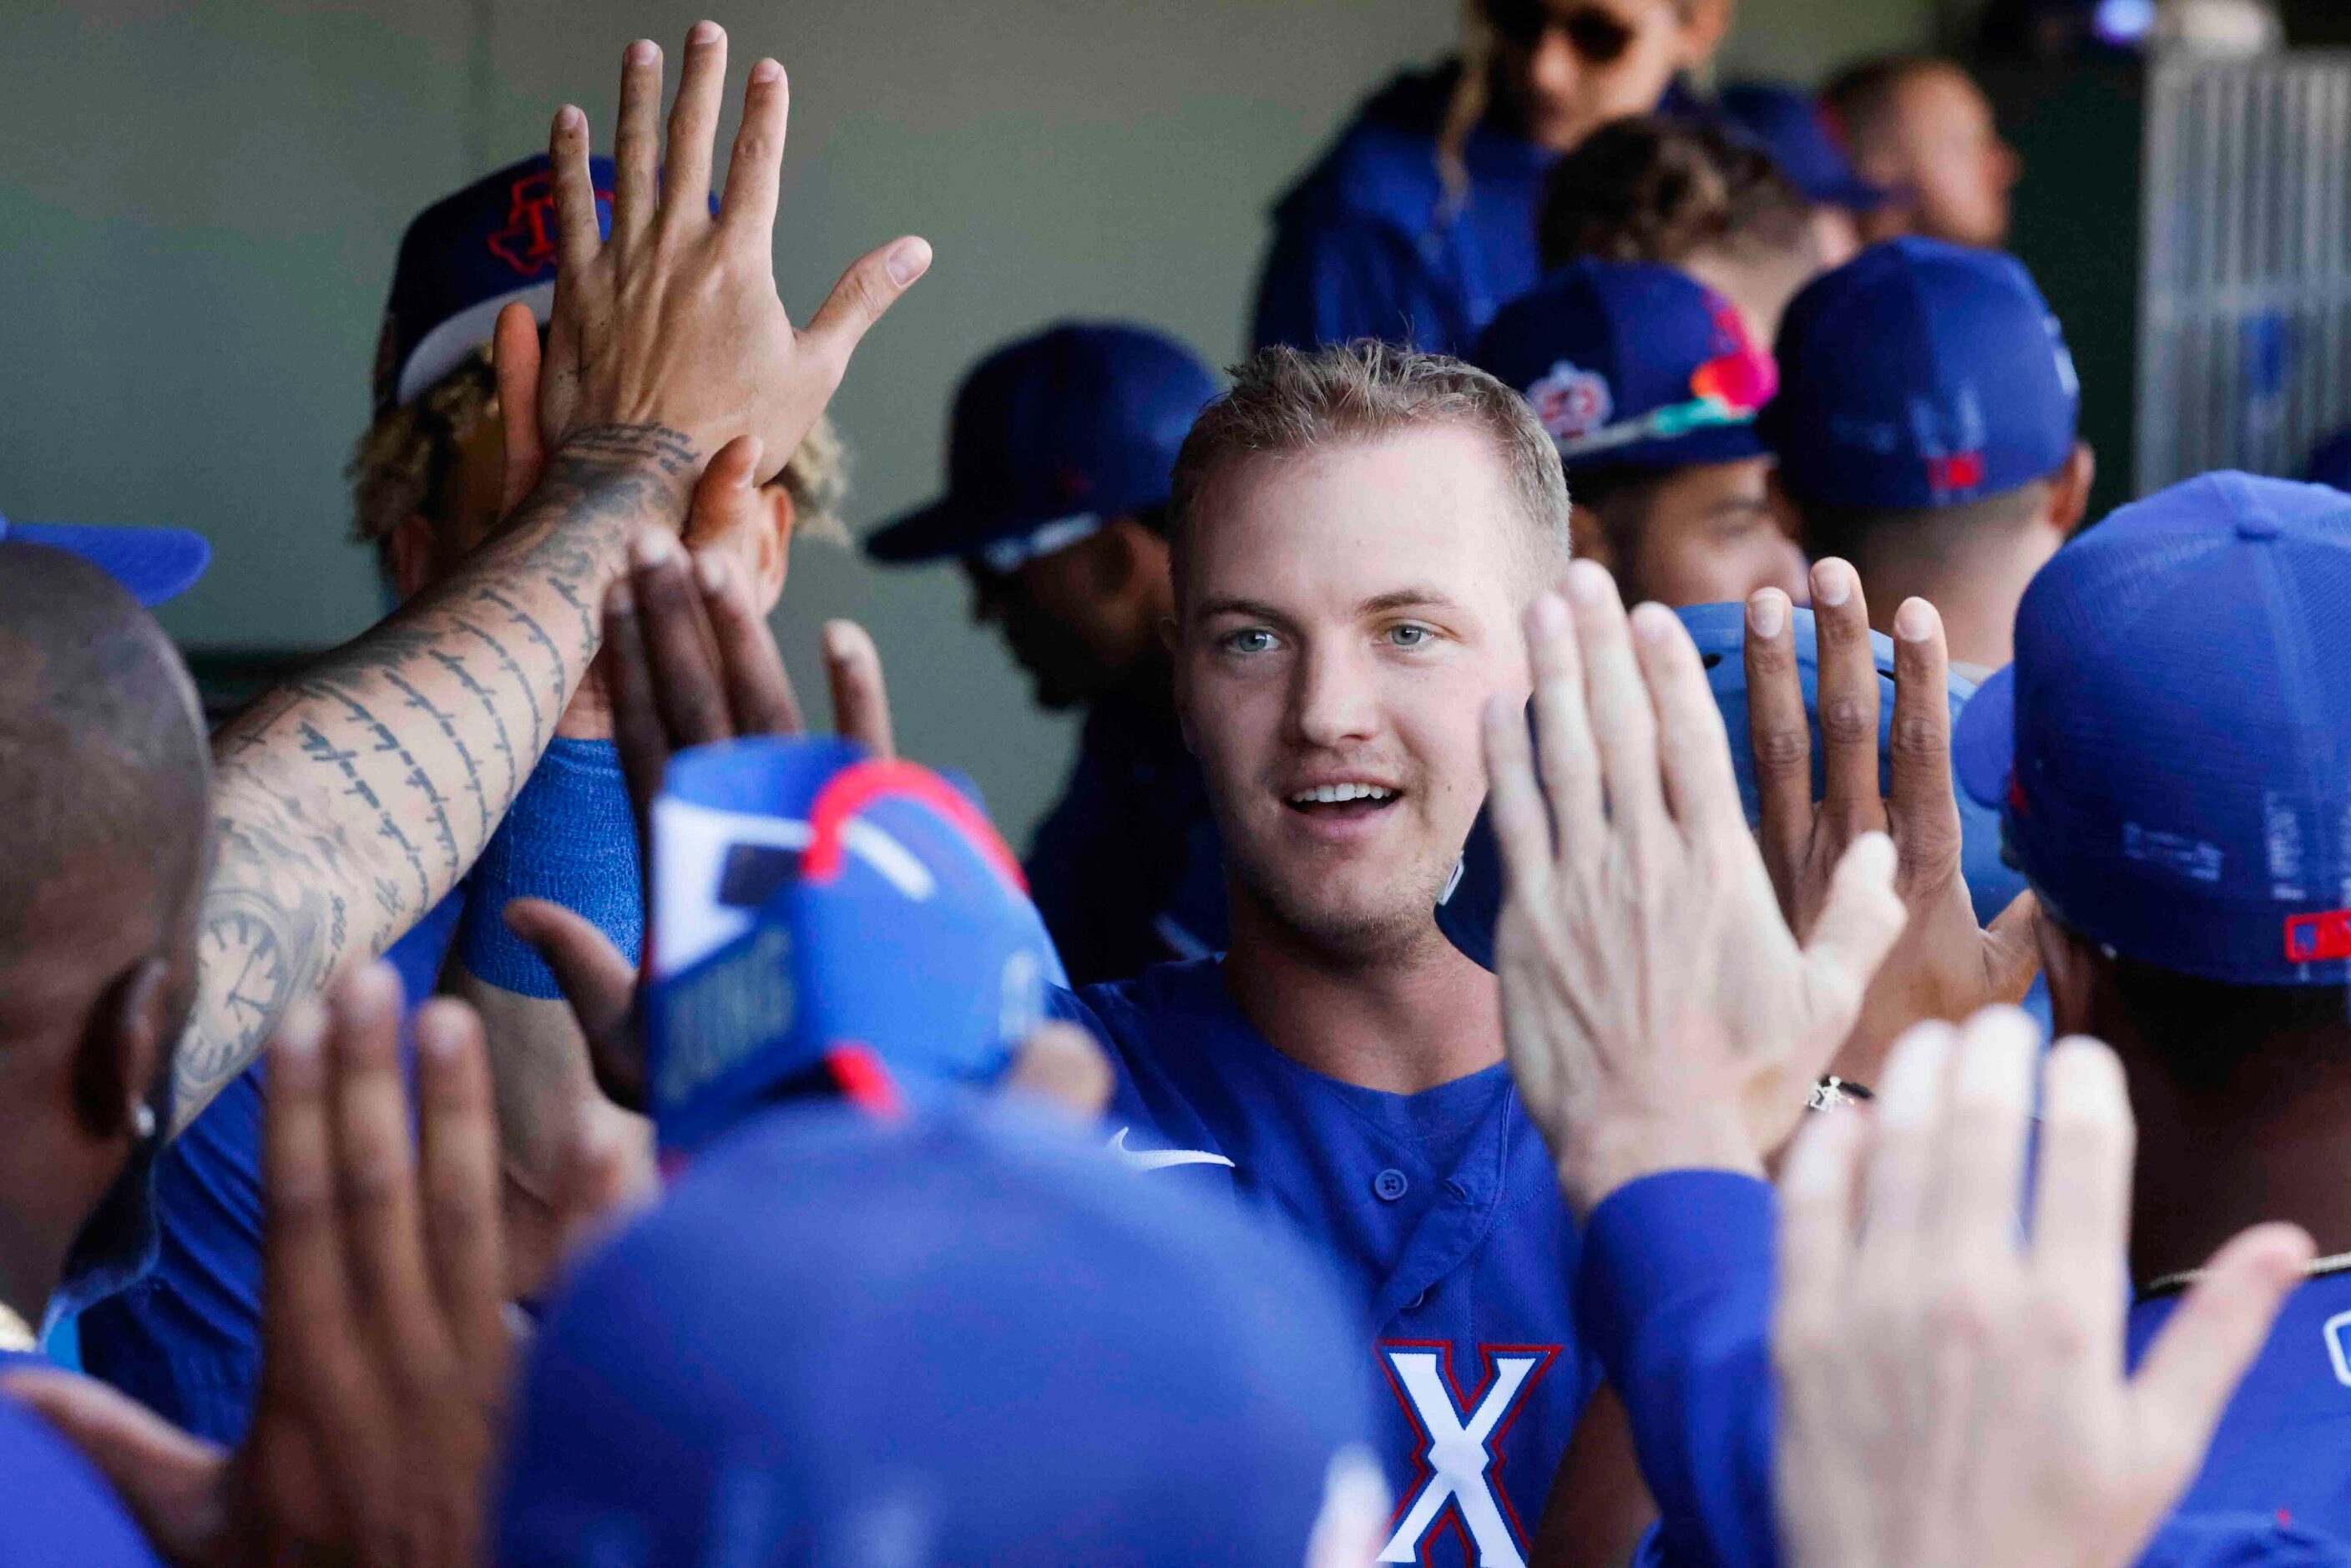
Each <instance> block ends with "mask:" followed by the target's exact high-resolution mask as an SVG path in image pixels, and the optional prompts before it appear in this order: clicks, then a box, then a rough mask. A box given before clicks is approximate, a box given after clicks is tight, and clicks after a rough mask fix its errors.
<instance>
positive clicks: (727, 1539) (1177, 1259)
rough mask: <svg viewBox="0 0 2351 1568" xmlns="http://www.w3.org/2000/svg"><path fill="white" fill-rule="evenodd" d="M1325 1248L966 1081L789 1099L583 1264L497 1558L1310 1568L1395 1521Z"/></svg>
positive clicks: (556, 1336)
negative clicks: (846, 1109) (1355, 1516)
mask: <svg viewBox="0 0 2351 1568" xmlns="http://www.w3.org/2000/svg"><path fill="white" fill-rule="evenodd" d="M1364 1338H1365V1331H1364V1324H1362V1323H1360V1322H1357V1321H1356V1318H1355V1314H1353V1312H1349V1311H1348V1310H1347V1309H1346V1308H1345V1307H1344V1306H1343V1304H1342V1301H1341V1299H1340V1296H1339V1294H1338V1291H1337V1287H1336V1286H1335V1284H1334V1283H1333V1282H1332V1279H1331V1277H1330V1275H1329V1273H1328V1271H1327V1270H1326V1269H1325V1267H1324V1266H1323V1264H1322V1262H1321V1260H1319V1259H1316V1258H1314V1257H1312V1256H1311V1255H1310V1254H1309V1253H1308V1252H1307V1251H1306V1249H1304V1248H1302V1247H1301V1246H1300V1245H1299V1244H1298V1243H1297V1242H1296V1241H1295V1240H1293V1239H1290V1238H1289V1237H1288V1236H1286V1235H1284V1234H1281V1233H1279V1232H1277V1231H1276V1230H1275V1229H1273V1228H1270V1227H1267V1226H1264V1225H1262V1224H1261V1223H1260V1222H1259V1221H1258V1220H1257V1219H1256V1218H1253V1217H1251V1216H1249V1215H1248V1214H1246V1213H1244V1212H1243V1211H1242V1210H1241V1209H1240V1208H1239V1207H1238V1206H1236V1205H1234V1204H1231V1203H1226V1202H1219V1201H1217V1200H1215V1199H1214V1198H1212V1197H1207V1196H1205V1195H1200V1194H1195V1193H1192V1192H1188V1191H1186V1190H1183V1189H1181V1188H1180V1187H1177V1186H1173V1185H1170V1184H1165V1183H1155V1182H1153V1181H1152V1180H1151V1179H1150V1178H1148V1177H1143V1176H1136V1175H1135V1174H1134V1173H1133V1172H1132V1171H1130V1170H1128V1169H1127V1168H1126V1167H1124V1166H1122V1165H1119V1164H1118V1163H1117V1162H1115V1161H1114V1160H1113V1159H1112V1158H1111V1157H1110V1155H1108V1154H1107V1153H1106V1152H1105V1151H1104V1150H1103V1148H1102V1145H1101V1143H1100V1141H1099V1134H1090V1135H1088V1136H1087V1137H1086V1138H1085V1139H1084V1141H1083V1142H1081V1141H1080V1136H1079V1134H1077V1133H1076V1132H1075V1131H1073V1130H1071V1129H1070V1128H1068V1127H1066V1126H1064V1125H1062V1124H1059V1123H1055V1124H1050V1125H1049V1124H1046V1123H1045V1121H1043V1120H1042V1119H1041V1118H1040V1117H1038V1116H1037V1115H1036V1114H1035V1113H1030V1114H1029V1115H1027V1116H1024V1115H1021V1114H1020V1113H1018V1112H1016V1111H1015V1110H1013V1109H1010V1108H1008V1107H1007V1106H1005V1105H1003V1104H1000V1103H990V1102H988V1101H985V1100H982V1099H980V1098H978V1097H977V1096H969V1095H964V1096H956V1097H953V1098H952V1099H949V1100H945V1101H941V1102H939V1103H934V1104H931V1105H928V1106H925V1108H923V1110H922V1111H921V1112H920V1113H917V1114H913V1115H910V1116H908V1117H905V1118H904V1119H901V1120H898V1121H894V1122H886V1123H883V1122H874V1121H871V1120H868V1119H863V1118H858V1117H854V1116H852V1115H848V1114H845V1113H841V1112H840V1111H839V1110H837V1109H834V1110H827V1109H822V1108H815V1107H809V1106H801V1107H796V1108H791V1109H786V1110H781V1111H771V1112H768V1113H766V1114H765V1115H764V1116H762V1117H761V1118H760V1119H759V1120H758V1121H757V1122H755V1123H753V1124H749V1125H747V1126H746V1127H744V1128H743V1129H742V1130H741V1131H739V1132H738V1133H737V1134H736V1135H735V1136H734V1137H732V1138H730V1139H728V1140H726V1142H725V1143H723V1144H721V1145H718V1146H717V1147H716V1148H714V1149H713V1150H712V1151H711V1152H710V1153H709V1154H708V1155H706V1156H705V1157H704V1158H703V1159H702V1160H701V1161H699V1162H698V1163H696V1164H695V1166H693V1167H692V1168H691V1169H690V1170H688V1171H687V1173H686V1174H685V1175H684V1177H683V1178H682V1179H680V1180H679V1181H678V1182H677V1184H676V1185H675V1186H674V1187H673V1188H672V1190H671V1192H670V1194H669V1196H668V1197H667V1198H666V1199H665V1200H664V1202H663V1203H662V1205H661V1206H660V1207H658V1208H656V1209H654V1210H653V1213H652V1214H651V1215H649V1216H647V1217H646V1218H643V1219H642V1220H640V1221H638V1222H637V1223H636V1224H635V1225H633V1226H632V1228H630V1229H628V1230H627V1231H625V1232H624V1233H622V1235H621V1236H619V1237H618V1238H616V1239H614V1240H613V1241H611V1243H609V1244H608V1245H606V1246H605V1247H604V1248H603V1249H601V1251H599V1252H598V1253H596V1254H594V1255H593V1256H591V1257H590V1258H589V1259H588V1260H587V1261H586V1262H584V1263H583V1264H581V1265H580V1268H579V1269H578V1270H576V1271H575V1272H574V1273H573V1275H572V1277H571V1278H570V1280H569V1281H568V1282H567V1284H566V1285H565V1287H564V1289H563V1291H562V1292H561V1293H560V1294H559V1296H558V1297H557V1299H556V1301H554V1303H553V1305H552V1307H551V1308H550V1310H549V1312H548V1315H547V1319H546V1322H545V1326H544V1327H543V1329H542V1330H541V1332H540V1333H539V1335H538V1341H537V1343H535V1344H534V1345H533V1347H532V1350H531V1354H530V1359H529V1364H528V1368H527V1370H526V1371H525V1373H524V1375H523V1377H522V1380H521V1392H520V1394H519V1396H518V1397H517V1413H516V1421H515V1434H514V1447H513V1452H512V1455H511V1458H510V1459H509V1461H508V1464H507V1485H506V1489H505V1497H504V1500H503V1505H502V1507H501V1510H500V1516H499V1517H500V1523H499V1526H498V1537H499V1539H498V1552H497V1560H498V1562H499V1563H501V1564H503V1565H504V1568H585V1565H587V1564H591V1563H630V1564H642V1565H645V1568H664V1565H676V1568H685V1565H687V1564H712V1565H716V1564H718V1563H772V1564H826V1565H831V1564H860V1565H865V1568H886V1565H893V1564H917V1563H923V1564H930V1563H937V1564H947V1563H968V1564H978V1563H987V1564H989V1565H990V1568H1066V1565H1068V1564H1073V1563H1077V1564H1104V1565H1107V1564H1119V1565H1121V1568H1196V1565H1199V1564H1207V1563H1236V1564H1239V1563H1247V1564H1281V1565H1284V1568H1299V1565H1302V1564H1304V1563H1306V1562H1307V1561H1308V1556H1307V1543H1308V1541H1309V1539H1310V1537H1311V1534H1312V1533H1313V1531H1314V1527H1315V1525H1316V1522H1317V1521H1318V1520H1319V1519H1320V1518H1321V1517H1322V1510H1323V1508H1324V1505H1325V1500H1326V1498H1328V1497H1329V1496H1330V1495H1332V1493H1334V1492H1336V1491H1339V1490H1341V1489H1343V1488H1353V1490H1354V1491H1355V1494H1356V1495H1357V1496H1358V1497H1359V1498H1364V1497H1368V1501H1367V1502H1366V1503H1364V1505H1363V1506H1368V1507H1369V1508H1370V1509H1372V1510H1373V1511H1374V1513H1375V1514H1376V1515H1378V1516H1379V1517H1384V1514H1385V1509H1384V1504H1383V1503H1382V1502H1381V1501H1380V1499H1381V1498H1382V1497H1384V1487H1383V1486H1382V1485H1381V1483H1380V1481H1379V1480H1378V1479H1377V1477H1378V1471H1377V1466H1376V1462H1375V1461H1374V1460H1373V1458H1371V1452H1370V1449H1369V1448H1368V1444H1369V1443H1370V1441H1371V1437H1372V1431H1373V1419H1372V1412H1373V1404H1372V1400H1373V1388H1372V1383H1371V1376H1370V1373H1369V1366H1370V1363H1369V1361H1368V1360H1367V1359H1366V1358H1364V1355H1363V1353H1362V1346H1363V1344H1364Z"/></svg>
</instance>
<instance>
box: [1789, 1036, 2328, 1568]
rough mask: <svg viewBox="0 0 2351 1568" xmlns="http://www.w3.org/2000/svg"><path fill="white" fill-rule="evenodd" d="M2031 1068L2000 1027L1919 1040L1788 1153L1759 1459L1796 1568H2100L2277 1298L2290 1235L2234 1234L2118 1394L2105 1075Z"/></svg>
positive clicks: (2121, 1289)
mask: <svg viewBox="0 0 2351 1568" xmlns="http://www.w3.org/2000/svg"><path fill="white" fill-rule="evenodd" d="M2039 1056H2040V1031H2039V1030H2037V1029H2035V1028H2034V1027H2033V1025H2032V1023H2031V1022H2030V1021H2029V1020H2028V1019H2026V1018H2025V1017H2024V1016H2023V1015H2022V1013H2019V1012H2016V1011H2014V1010H2013V1009H1992V1010H1989V1011H1987V1012H1984V1013H1982V1014H1980V1015H1979V1016H1978V1017H1977V1018H1976V1019H1974V1020H1973V1021H1972V1022H1970V1024H1969V1025H1968V1026H1967V1029H1966V1031H1965V1033H1964V1034H1962V1033H1961V1032H1960V1031H1959V1030H1956V1029H1953V1028H1952V1027H1951V1026H1950V1025H1949V1024H1944V1023H1928V1024H1921V1025H1920V1026H1918V1027H1917V1028H1916V1029H1914V1030H1911V1031H1910V1032H1909V1033H1908V1034H1907V1035H1906V1036H1904V1037H1903V1039H1902V1040H1901V1042H1900V1043H1899V1044H1897V1045H1896V1047H1895V1049H1894V1052H1893V1055H1892V1057H1891V1059H1890V1060H1889V1061H1888V1062H1887V1065H1886V1073H1885V1075H1884V1077H1883V1079H1882V1080H1881V1082H1880V1085H1879V1089H1878V1094H1877V1098H1876V1103H1875V1104H1874V1105H1872V1106H1870V1107H1868V1108H1866V1109H1865V1111H1862V1112H1859V1113H1852V1112H1840V1113H1834V1114H1831V1115H1825V1116H1821V1117H1817V1118H1815V1119H1814V1120H1813V1124H1812V1125H1810V1126H1808V1127H1807V1128H1805V1130H1804V1131H1803V1133H1802V1134H1801V1135H1800V1136H1799V1137H1798V1139H1797V1141H1796V1144H1795V1146H1794V1148H1793V1150H1792V1152H1791V1154H1790V1155H1789V1158H1788V1162H1787V1165H1786V1167H1785V1169H1784V1170H1783V1171H1782V1176H1781V1182H1780V1193H1781V1207H1782V1225H1781V1242H1780V1305H1779V1316H1778V1320H1777V1322H1776V1324H1775V1326H1774V1330H1773V1336H1774V1340H1775V1342H1776V1343H1775V1344H1774V1359H1775V1361H1776V1363H1777V1364H1778V1367H1779V1398H1780V1426H1779V1452H1778V1461H1777V1463H1778V1471H1779V1475H1778V1490H1779V1500H1780V1518H1781V1524H1782V1532H1783V1538H1784V1540H1785V1542H1786V1546H1787V1556H1788V1560H1789V1561H1791V1562H1792V1563H1800V1564H1802V1568H1962V1565H1970V1568H1971V1565H1973V1564H1978V1563H2000V1564H2001V1565H2002V1568H2121V1565H2122V1564H2124V1563H2129V1562H2131V1561H2133V1560H2135V1559H2136V1558H2137V1556H2138V1554H2139V1552H2140V1551H2141V1549H2142V1548H2143V1547H2144V1546H2145V1545H2146V1544H2147V1538H2148V1537H2149V1535H2150V1534H2152V1533H2153V1532H2154V1531H2155V1529H2156V1527H2157V1525H2158V1523H2159V1522H2160V1521H2161V1520H2162V1519H2163V1517H2164V1516H2165V1515H2166V1514H2167V1513H2168V1512H2169V1511H2170V1510H2171V1508H2172V1506H2173V1504H2174V1503H2176V1502H2177V1501H2178V1500H2179V1494H2180V1493H2181V1491H2182V1490H2185V1489H2186V1488H2187V1486H2188V1484H2189V1481H2191V1480H2192V1479H2194V1478H2195V1475H2196V1471H2197V1469H2199V1466H2200V1465H2201V1463H2202V1462H2203V1457H2204V1449H2205V1445H2206V1444H2207V1443H2208V1442H2209V1441H2210V1438H2211V1435H2212V1430H2213V1427H2214V1426H2215V1425H2216V1424H2217V1423H2218V1422H2219V1420H2220V1414H2221V1411H2222V1410H2223V1409H2224V1408H2225V1407H2226V1406H2227V1405H2228V1402H2229V1398H2230V1396H2231V1394H2232V1393H2233V1392H2234V1391H2235V1389H2236V1385H2237V1381H2238V1379H2239V1378H2240V1377H2241V1376H2242V1375H2243V1374H2244V1370H2245V1367H2246V1365H2247V1364H2249V1363H2250V1362H2251V1361H2252V1357H2253V1355H2254V1354H2255V1353H2256V1352H2257V1351H2258V1350H2259V1349H2260V1348H2261V1346H2262V1342H2263V1341H2264V1340H2265V1339H2266V1338H2267V1337H2268V1334H2269V1330H2270V1324H2271V1322H2272V1321H2273V1319H2274V1317H2275V1316H2276V1313H2277V1310H2278V1307H2279V1305H2280V1303H2281V1302H2282V1301H2283V1299H2284V1297H2285V1294H2286V1292H2287V1291H2289V1290H2291V1289H2292V1288H2293V1287H2294V1285H2295V1284H2296V1283H2298V1282H2299V1281H2300V1280H2301V1278H2302V1270H2303V1267H2304V1264H2305V1263H2307V1262H2308V1260H2309V1258H2310V1254H2311V1244H2310V1239H2309V1238H2308V1237H2306V1236H2304V1235H2303V1234H2302V1233H2301V1232H2300V1231H2298V1230H2296V1229H2294V1228H2292V1227H2291V1226H2283V1225H2265V1226H2261V1227H2258V1228H2255V1229H2252V1230H2249V1231H2246V1232H2245V1233H2243V1234H2242V1235H2241V1236H2239V1237H2237V1238H2236V1239H2234V1240H2232V1241H2231V1242H2230V1243H2229V1244H2228V1245H2227V1246H2225V1247H2223V1248H2222V1249H2220V1253H2219V1254H2218V1255H2217V1256H2216V1257H2215V1258H2214V1259H2213V1260H2212V1262H2211V1263H2210V1266H2209V1267H2208V1269H2207V1270H2206V1271H2205V1274H2204V1277H2203V1279H2202V1280H2201V1281H2199V1282H2198V1283H2197V1284H2196V1285H2195V1286H2194V1288H2193V1289H2192V1290H2190V1291H2189V1295H2188V1298H2187V1300H2186V1301H2183V1302H2181V1303H2180V1306H2179V1311H2178V1312H2177V1313H2176V1314H2175V1315H2174V1316H2173V1317H2172V1319H2171V1321H2170V1322H2168V1323H2167V1324H2166V1325H2165V1326H2164V1329H2163V1332H2162V1333H2161V1334H2160V1335H2159V1336H2158V1338H2157V1340H2156V1342H2155V1343H2154V1344H2153V1346H2152V1347H2150V1349H2149V1350H2148V1351H2147V1355H2146V1357H2145V1359H2144V1361H2143V1362H2142V1363H2141V1364H2140V1367H2139V1370H2138V1373H2137V1375H2136V1376H2131V1377H2126V1375H2124V1368H2123V1362H2124V1357H2123V1344H2124V1334H2125V1331H2126V1324H2127V1310H2128V1309H2127V1302H2128V1293H2127V1291H2126V1281H2127V1274H2126V1262H2127V1249H2128V1243H2129V1237H2130V1194H2131V1145H2132V1138H2133V1128H2132V1123H2131V1113H2130V1102H2129V1098H2128V1095H2127V1094H2126V1091H2125V1087H2124V1083H2123V1074H2122V1069H2121V1068H2120V1066H2119V1065H2118V1064H2117V1063H2116V1061H2115V1058H2114V1054H2113V1053H2112V1052H2111V1051H2108V1050H2107V1049H2106V1048H2105V1046H2103V1045H2100V1044H2099V1043H2097V1042H2096V1041H2095V1040H2065V1041H2062V1042H2061V1043H2059V1044H2058V1046H2057V1047H2056V1048H2055V1049H2054V1050H2053V1051H2051V1052H2049V1055H2048V1058H2047V1064H2046V1066H2045V1068H2042V1069H2040V1070H2039V1071H2038V1072H2037V1073H2036V1067H2035V1063H2036V1060H2037V1059H2038V1058H2039ZM2036 1076H2037V1077H2038V1078H2039V1079H2040V1081H2041V1083H2042V1086H2043V1088H2042V1113H2041V1136H2040V1145H2039V1153H2038V1161H2039V1169H2038V1174H2037V1176H2036V1178H2035V1180H2034V1181H2033V1183H2032V1228H2031V1233H2030V1234H2031V1239H2030V1240H2027V1239H2025V1237H2024V1235H2023V1233H2022V1232H2021V1231H2020V1229H2019V1227H2018V1223H2017V1222H2018V1217H2019V1215H2020V1214H2021V1213H2022V1205H2023V1199H2024V1195H2025V1185H2024V1170H2025V1145H2026V1140H2027V1133H2028V1129H2029V1127H2030V1126H2031V1124H2032V1110H2033V1085H2034V1080H2035V1078H2036ZM1873 1122H1874V1123H1875V1128H1874V1131H1873V1127H1872V1125H1871V1124H1872V1123H1873ZM1857 1200H1858V1202H1857Z"/></svg>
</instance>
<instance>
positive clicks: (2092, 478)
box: [2049, 441, 2098, 539]
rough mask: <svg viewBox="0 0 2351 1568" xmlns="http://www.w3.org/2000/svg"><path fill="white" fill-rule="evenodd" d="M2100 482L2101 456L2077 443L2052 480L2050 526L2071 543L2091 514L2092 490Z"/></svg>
mask: <svg viewBox="0 0 2351 1568" xmlns="http://www.w3.org/2000/svg"><path fill="white" fill-rule="evenodd" d="M2097 482H2098V455H2097V454H2096V453H2095V452H2094V451H2093V450H2091V447H2090V444H2089V443H2088V442H2086V441H2076V442H2075V443H2074V450H2073V453H2072V454H2071V455H2069V456H2067V457H2066V459H2065V461H2064V465H2062V466H2060V467H2059V468H2058V470H2057V472H2056V473H2054V474H2053V475H2051V476H2049V526H2050V527H2051V528H2055V529H2056V530H2057V537H2058V538H2061V539H2069V538H2073V537H2074V530H2075V529H2077V528H2080V527H2081V526H2082V519H2083V518H2084V517H2087V516H2089V514H2090V487H2091V486H2093V485H2095V484H2096V483H2097Z"/></svg>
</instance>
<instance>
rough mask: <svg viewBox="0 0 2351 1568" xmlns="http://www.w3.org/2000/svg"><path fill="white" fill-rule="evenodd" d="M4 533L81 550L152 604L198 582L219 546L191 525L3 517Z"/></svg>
mask: <svg viewBox="0 0 2351 1568" xmlns="http://www.w3.org/2000/svg"><path fill="white" fill-rule="evenodd" d="M0 539H15V540H16V541H17V542H18V543H19V544H28V545H47V546H48V547H49V548H50V549H61V550H65V551H67V552H68V553H69V554H73V555H78V556H79V557H81V558H82V559H84V560H86V561H88V562H89V563H90V564H91V565H92V566H95V567H97V568H98V569H99V570H101V571H103V572H105V573H106V574H107V575H108V576H109V577H111V578H112V579H114V580H115V581H117V582H119V583H120V584H121V585H122V586H123V587H124V588H126V589H128V590H130V592H131V597H132V598H133V599H136V600H137V601H139V602H140V603H141V604H143V605H146V606H147V607H148V608H150V609H152V608H154V607H155V606H156V605H158V604H161V603H162V602H163V601H165V600H167V599H176V598H178V597H179V596H180V595H181V594H183V593H185V592H186V591H188V590H189V589H191V588H193V587H194V586H195V584H196V580H197V579H198V578H200V577H202V576H204V568H205V567H207V566H209V565H211V564H212V559H213V547H212V544H211V542H210V541H209V540H207V539H206V538H204V535H202V534H198V533H191V532H189V531H188V530H187V529H186V528H110V527H107V526H105V525H103V524H97V523H12V522H10V521H9V520H8V519H7V518H5V517H0Z"/></svg>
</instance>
